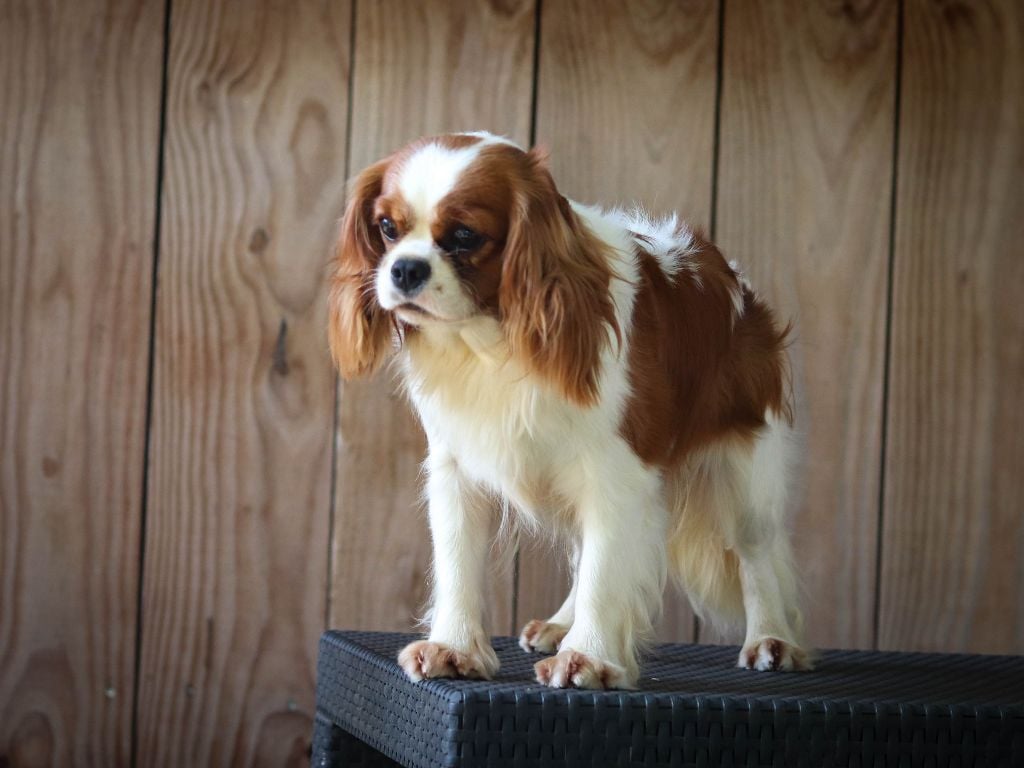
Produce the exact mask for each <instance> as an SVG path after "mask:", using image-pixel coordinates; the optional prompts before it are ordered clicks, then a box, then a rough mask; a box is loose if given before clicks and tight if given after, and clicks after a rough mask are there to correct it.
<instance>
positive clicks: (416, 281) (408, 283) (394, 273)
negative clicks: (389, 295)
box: [391, 259, 430, 295]
mask: <svg viewBox="0 0 1024 768" xmlns="http://www.w3.org/2000/svg"><path fill="white" fill-rule="evenodd" d="M429 277H430V264H428V263H427V262H425V261H424V260H423V259H399V260H398V261H396V262H395V263H394V264H392V265H391V281H392V282H393V283H394V284H395V287H396V288H397V289H398V290H400V291H401V292H402V293H404V294H406V295H412V294H414V293H416V292H417V291H418V290H419V289H420V288H422V287H423V284H424V283H426V282H427V279H428V278H429Z"/></svg>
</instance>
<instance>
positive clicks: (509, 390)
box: [403, 319, 618, 518]
mask: <svg viewBox="0 0 1024 768" xmlns="http://www.w3.org/2000/svg"><path fill="white" fill-rule="evenodd" d="M403 357H404V360H403V362H404V371H403V373H404V378H405V382H406V385H407V387H408V392H409V396H410V398H411V400H412V402H413V404H414V405H415V407H416V409H417V411H418V412H419V415H420V419H421V421H422V423H423V427H424V429H425V430H426V433H427V437H428V440H429V441H430V450H431V451H432V452H434V451H447V452H448V453H450V454H451V455H452V457H453V458H454V459H455V460H456V461H457V462H458V464H459V467H460V468H461V470H462V471H463V472H464V473H465V474H466V476H467V477H469V478H470V479H471V480H473V481H474V482H476V483H479V484H480V485H482V486H484V487H485V488H487V489H488V490H489V491H491V492H494V493H497V494H500V495H502V496H504V497H505V498H507V499H508V500H509V501H511V502H512V503H513V504H514V505H516V506H517V507H519V508H520V509H521V510H522V511H523V512H525V513H526V514H527V515H529V516H530V517H534V518H538V517H544V516H546V515H547V514H548V513H551V512H557V511H559V510H560V508H562V507H564V506H565V501H564V499H565V498H567V497H568V496H571V495H573V494H572V493H571V492H568V489H570V488H573V487H575V486H576V485H577V484H578V482H579V475H580V473H581V472H583V471H584V469H583V466H582V465H583V464H584V463H585V461H586V458H587V455H588V453H589V452H590V451H592V450H593V448H594V447H595V446H600V445H602V444H605V445H606V444H607V443H608V440H609V438H614V437H615V434H616V432H617V421H618V417H617V415H616V414H613V413H610V412H609V406H608V403H607V402H603V403H602V404H600V405H598V406H596V407H591V408H581V407H579V406H576V405H574V404H572V403H570V402H568V401H566V399H565V398H563V397H561V396H560V395H559V394H557V393H555V392H554V391H552V390H550V389H548V388H547V387H541V386H538V382H537V379H536V378H535V377H532V376H530V375H529V373H528V372H527V371H526V370H525V369H524V368H523V367H522V366H521V365H519V364H517V363H516V361H515V360H513V359H511V357H510V355H509V353H508V348H507V346H506V345H505V343H504V341H503V339H502V337H501V333H500V330H499V328H498V326H497V323H496V322H494V321H493V320H488V319H480V320H478V321H474V322H473V323H472V324H470V325H468V326H463V327H461V328H460V329H459V330H458V331H449V330H442V331H437V330H431V331H428V332H423V331H421V332H419V333H417V334H415V336H414V337H413V338H410V339H409V340H408V342H407V344H406V346H405V352H404V355H403Z"/></svg>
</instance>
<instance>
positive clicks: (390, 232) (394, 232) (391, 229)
mask: <svg viewBox="0 0 1024 768" xmlns="http://www.w3.org/2000/svg"><path fill="white" fill-rule="evenodd" d="M378 224H379V226H380V233H381V234H382V235H384V239H385V240H391V241H394V240H396V239H397V238H398V227H396V226H395V222H393V221H392V220H391V219H389V218H387V217H385V218H383V219H381V220H380V221H379V222H378Z"/></svg>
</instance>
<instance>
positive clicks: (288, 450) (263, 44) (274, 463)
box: [138, 0, 351, 766]
mask: <svg viewBox="0 0 1024 768" xmlns="http://www.w3.org/2000/svg"><path fill="white" fill-rule="evenodd" d="M350 19H351V11H350V8H349V6H348V4H347V3H331V4H324V3H320V2H315V1H314V0H303V2H293V3H288V4H281V3H273V2H264V3H260V4H259V11H258V12H254V7H253V5H251V4H249V5H247V6H245V7H243V6H241V5H239V4H236V3H230V2H218V3H208V2H206V1H205V0H194V1H191V2H190V1H189V0H177V2H175V3H174V4H173V7H172V14H171V20H170V29H171V36H170V50H169V56H168V66H167V115H166V140H165V143H164V162H165V171H164V184H163V206H162V237H161V242H160V256H159V265H158V272H157V279H158V294H157V310H156V340H155V348H156V359H155V369H154V377H153V423H152V432H151V436H150V451H151V460H150V466H149V498H148V517H147V521H146V523H147V531H146V534H147V535H146V552H145V569H144V574H143V577H144V579H143V599H142V606H143V612H142V624H141V633H142V655H141V662H140V673H139V674H140V680H139V690H140V693H139V713H138V753H139V755H140V756H145V762H146V764H151V765H168V766H178V765H209V764H212V765H249V764H252V763H253V762H255V761H257V759H258V760H259V761H261V762H264V763H265V764H268V765H285V764H287V765H300V764H302V761H303V759H304V756H305V749H306V745H307V743H308V732H309V729H310V723H311V718H312V714H313V708H314V701H313V688H314V675H315V664H316V642H317V636H318V634H319V631H320V629H321V627H322V625H323V619H324V606H325V602H326V593H327V547H326V542H327V539H328V515H327V510H328V507H329V501H330V477H331V464H330V460H331V436H332V428H331V414H332V412H333V403H334V392H333V385H334V375H333V372H332V369H331V366H330V363H329V361H328V359H327V357H326V356H325V354H324V349H325V347H326V333H325V328H324V321H323V318H324V316H325V313H326V305H325V293H324V290H323V288H324V279H323V276H324V274H325V266H326V264H325V262H326V249H325V244H326V243H327V242H329V240H330V237H331V232H332V230H333V226H334V224H333V221H334V218H335V217H336V216H337V211H338V210H339V209H340V208H341V206H342V204H343V196H344V182H345V175H346V167H345V152H344V148H345V146H346V129H347V117H348V115H347V108H346V105H347V101H348V99H347V88H348V64H349V40H350V30H349V24H350Z"/></svg>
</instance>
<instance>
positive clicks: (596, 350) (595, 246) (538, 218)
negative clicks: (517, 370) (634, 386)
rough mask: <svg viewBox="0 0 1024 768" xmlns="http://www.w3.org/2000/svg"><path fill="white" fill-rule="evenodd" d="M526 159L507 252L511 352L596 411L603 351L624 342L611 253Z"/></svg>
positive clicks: (503, 302) (536, 163)
mask: <svg viewBox="0 0 1024 768" xmlns="http://www.w3.org/2000/svg"><path fill="white" fill-rule="evenodd" d="M528 161H529V163H530V167H529V176H528V178H527V179H526V181H525V184H524V186H523V188H522V189H520V190H518V191H517V193H516V203H515V206H514V210H513V213H512V218H511V222H510V225H509V236H508V241H507V244H506V248H505V259H504V264H503V267H502V277H501V292H500V297H499V301H500V307H501V319H502V323H503V325H504V327H505V331H506V335H507V337H508V339H509V344H510V346H511V348H512V353H513V354H515V355H517V356H518V357H519V358H520V359H521V360H523V361H524V362H525V363H526V364H527V365H528V366H530V367H531V368H532V369H533V370H534V371H535V372H536V373H538V374H540V375H542V376H544V377H545V378H547V379H548V380H549V381H550V382H551V383H552V384H554V385H555V386H556V387H558V388H559V389H560V390H561V391H562V393H563V394H564V395H565V396H566V397H567V398H568V399H570V400H572V401H573V402H576V403H579V404H580V405H592V404H593V403H594V402H595V401H596V400H597V394H598V391H597V385H598V376H599V374H600V360H601V351H602V350H603V349H604V346H605V344H607V343H609V341H610V334H614V335H615V337H616V338H617V339H619V338H620V336H619V334H620V332H619V326H618V322H617V321H616V318H615V306H614V304H613V303H612V299H611V293H610V283H611V279H612V271H611V268H610V266H609V264H608V260H607V253H606V247H605V246H604V245H603V244H602V243H601V241H600V240H598V239H597V237H595V236H594V235H593V234H592V233H591V232H590V231H588V230H587V229H586V228H585V227H584V226H583V224H582V223H581V222H580V220H579V217H578V216H576V213H575V212H574V211H573V210H572V208H571V207H570V206H569V202H568V201H567V200H566V199H565V198H564V197H562V196H561V195H560V194H559V193H558V190H557V189H556V188H555V182H554V180H553V179H552V178H551V174H550V173H549V172H548V170H547V169H546V168H544V167H543V164H542V161H541V158H540V157H539V155H538V153H537V152H535V151H531V152H530V153H529V156H528ZM620 340H621V339H620Z"/></svg>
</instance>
